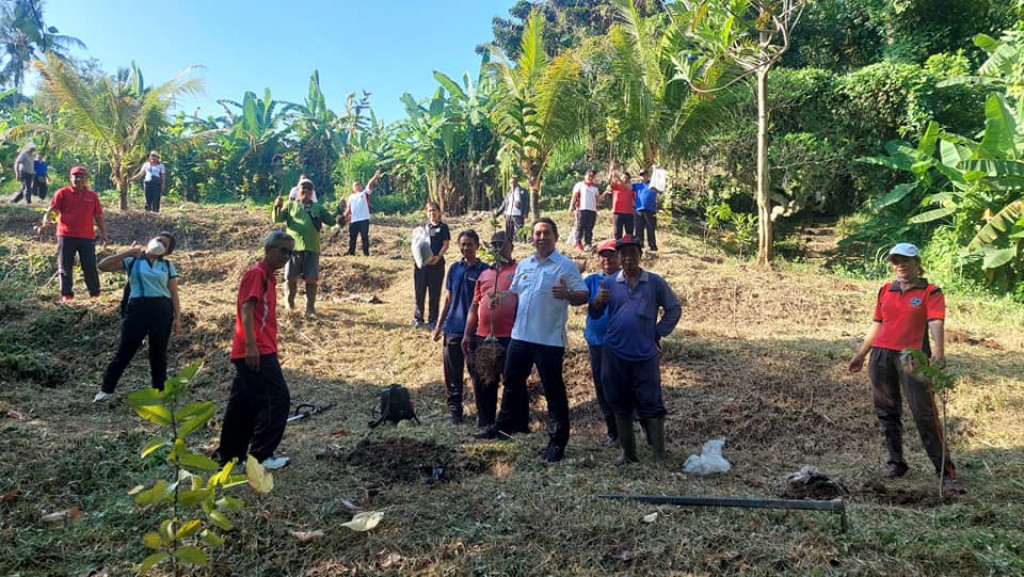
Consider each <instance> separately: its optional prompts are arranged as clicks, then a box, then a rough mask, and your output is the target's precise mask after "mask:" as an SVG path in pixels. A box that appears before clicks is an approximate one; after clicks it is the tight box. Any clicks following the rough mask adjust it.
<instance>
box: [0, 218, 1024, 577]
mask: <svg viewBox="0 0 1024 577" xmlns="http://www.w3.org/2000/svg"><path fill="white" fill-rule="evenodd" d="M562 218H563V220H564V217H562ZM107 219H108V228H109V230H110V236H111V244H112V246H110V247H108V248H107V249H106V251H107V252H108V253H109V252H110V251H111V250H114V249H115V248H118V247H123V246H126V245H127V244H128V243H130V242H131V241H132V240H139V241H144V240H146V239H147V238H149V237H150V236H151V235H152V234H154V233H155V232H156V231H159V230H163V229H168V230H172V231H174V232H175V234H177V235H178V241H179V246H178V248H177V250H176V251H175V254H174V255H173V260H174V262H175V264H176V265H177V266H178V268H179V270H180V272H181V294H182V310H183V313H184V322H183V325H184V327H183V331H182V333H181V334H180V335H178V336H176V337H175V338H174V339H173V340H172V344H171V350H170V354H171V358H172V366H173V367H177V368H181V367H183V366H185V365H186V364H188V363H191V362H193V361H197V360H202V361H203V362H204V363H205V368H204V370H203V371H202V373H201V374H200V376H199V378H198V380H197V382H196V384H195V385H194V387H193V392H192V396H193V397H194V398H196V399H212V400H214V401H216V403H217V404H218V417H219V416H221V415H223V406H224V404H225V402H226V398H227V393H228V391H229V388H230V384H231V379H232V377H233V375H234V369H233V367H231V366H230V364H229V362H228V350H229V347H230V342H231V332H232V326H233V322H234V315H235V312H234V310H235V304H234V299H235V290H236V288H237V284H238V281H239V278H240V276H241V274H242V272H243V271H244V270H245V269H246V268H247V267H248V266H250V265H251V264H252V263H253V262H254V261H255V260H256V259H257V258H258V256H259V250H258V247H259V243H260V239H261V238H262V237H263V235H264V234H265V233H266V231H267V230H269V229H270V227H271V224H270V222H269V220H270V219H269V217H268V213H267V212H266V211H265V209H260V210H255V209H245V208H240V207H238V206H223V207H211V206H202V207H199V206H195V205H185V206H184V207H180V208H173V207H170V208H169V210H166V211H165V212H164V213H161V214H148V213H147V214H142V213H119V214H113V213H111V214H109V215H108V216H107ZM412 221H413V219H412V217H381V218H376V219H375V220H374V222H373V224H372V226H371V237H372V245H371V253H372V256H371V257H369V258H366V257H343V256H342V254H343V253H344V248H346V247H343V244H347V234H345V233H342V237H339V238H334V239H328V240H327V241H326V242H325V246H324V254H323V257H322V259H321V263H322V267H323V272H322V278H323V283H322V288H321V292H320V297H321V299H322V300H321V302H320V304H319V305H318V310H319V313H320V315H319V317H318V318H317V319H315V320H306V319H304V318H303V317H302V316H301V315H291V314H288V313H287V312H286V311H284V310H283V309H282V310H280V311H279V317H278V318H279V326H280V348H281V359H282V363H283V368H284V373H285V377H286V379H287V381H288V384H289V386H290V388H291V392H292V403H293V407H294V406H296V405H298V404H299V403H315V404H333V407H332V408H331V409H330V410H328V411H326V412H323V413H321V414H318V415H315V416H313V417H311V418H309V419H305V420H302V421H299V422H297V423H294V424H292V425H290V426H289V428H288V430H287V432H286V434H285V439H284V442H283V443H282V446H281V453H282V454H286V455H288V456H290V457H291V459H292V465H291V466H290V467H288V468H286V469H283V470H281V471H279V472H277V473H276V474H275V488H274V490H273V492H271V493H270V494H268V495H262V496H256V495H248V494H246V495H244V498H245V499H246V501H247V503H248V507H247V508H246V509H244V510H243V511H241V512H239V513H238V514H237V515H236V517H235V519H236V523H235V525H236V529H235V530H234V531H233V532H231V533H229V540H228V543H227V545H226V546H225V548H223V549H221V550H216V551H215V552H214V554H213V557H212V563H211V566H210V567H209V569H208V570H207V571H206V572H205V573H201V574H209V575H229V574H233V575H264V576H278V575H280V576H284V575H302V576H308V577H315V576H328V575H607V574H619V575H708V574H716V575H720V574H726V575H727V574H744V575H747V574H753V575H769V574H771V575H775V574H792V575H1019V574H1022V573H1024V562H1022V561H1021V556H1022V551H1021V545H1020V544H1021V543H1022V542H1024V530H1022V526H1021V523H1020V519H1021V518H1022V517H1024V483H1022V482H1021V479H1024V387H1022V384H1024V377H1022V375H1024V361H1022V360H1021V354H1020V353H1021V351H1022V349H1024V336H1022V333H1021V332H1020V327H1021V326H1022V321H1024V312H1022V311H1021V310H1020V307H1019V306H1013V305H1010V304H1007V302H1006V301H1002V300H979V299H975V298H968V297H965V296H961V295H956V294H949V295H947V302H948V305H949V319H948V321H947V335H948V340H949V344H948V348H947V355H948V357H949V358H950V363H951V367H952V369H953V370H955V371H957V372H959V373H960V374H961V375H962V379H961V381H960V382H959V383H958V387H957V388H956V390H955V391H954V392H953V393H952V394H951V396H950V399H949V416H950V419H949V430H950V434H949V439H950V442H951V443H952V449H953V457H954V459H955V460H956V463H957V466H958V467H959V472H960V478H961V483H962V485H963V486H964V487H965V488H966V489H967V490H968V493H967V494H966V495H964V496H961V497H959V498H956V499H940V498H939V497H938V491H937V485H938V483H937V482H936V480H935V478H934V476H933V473H932V470H931V465H930V464H929V462H928V460H927V458H926V456H925V454H924V451H923V450H922V448H921V446H920V441H919V440H918V439H917V437H916V433H914V429H913V424H912V423H910V422H909V417H908V418H907V419H905V422H906V424H907V425H908V429H907V434H906V439H905V442H906V445H907V449H906V452H907V457H908V460H909V463H910V465H911V472H910V474H909V475H908V476H907V477H906V478H904V479H901V480H898V481H893V482H888V481H883V480H882V479H881V475H882V472H883V464H884V460H885V454H884V449H883V447H882V444H881V431H880V429H879V427H878V426H877V424H876V422H875V416H874V413H873V408H872V405H871V395H870V389H869V385H868V381H867V376H866V375H865V374H858V375H849V374H848V373H847V372H846V363H847V361H848V358H849V357H850V355H851V354H852V352H853V351H854V349H855V346H856V344H857V343H858V342H859V340H860V338H861V337H862V336H863V333H864V331H865V330H866V328H867V326H868V324H869V323H870V319H871V310H872V306H873V299H874V296H875V293H876V291H877V289H878V286H879V284H880V282H881V279H879V280H874V281H862V280H850V279H847V278H839V277H836V276H832V275H831V274H830V273H827V272H823V270H822V269H820V268H818V267H817V266H815V264H814V263H813V262H808V263H806V264H788V265H782V266H781V267H780V268H777V269H776V270H774V271H764V270H761V269H758V268H754V267H752V266H750V265H748V264H746V263H744V262H740V261H736V260H734V259H731V258H728V257H724V256H721V255H719V254H718V253H716V252H714V250H712V251H711V252H710V253H709V254H706V253H705V249H704V248H703V246H702V245H701V243H700V241H699V240H697V239H696V238H695V237H694V238H691V237H686V236H680V235H677V234H673V233H672V232H670V231H661V232H659V235H661V236H662V237H663V238H662V240H661V244H662V251H661V252H660V253H659V254H658V255H656V256H654V255H648V256H647V257H646V262H645V266H646V267H647V268H649V269H651V270H653V271H655V272H658V273H660V274H663V275H664V276H665V277H666V278H667V280H668V281H669V283H670V284H671V285H672V286H673V287H674V288H675V289H676V291H677V292H678V293H679V294H680V295H681V296H682V297H684V298H685V300H686V304H685V306H684V313H683V319H682V321H681V323H680V325H679V328H678V329H677V330H676V332H675V333H674V334H673V335H672V336H671V337H670V338H668V339H667V340H666V341H665V342H664V351H663V356H662V363H663V379H664V386H665V394H666V404H667V406H668V408H669V411H670V415H669V417H668V423H667V426H666V428H667V431H668V433H669V435H668V436H669V443H668V452H669V459H668V466H667V467H666V468H664V469H657V468H655V467H654V466H653V463H652V462H651V460H650V455H649V452H647V450H646V447H641V459H642V462H641V463H640V464H638V465H634V466H628V467H623V468H615V467H612V466H611V463H612V461H613V460H614V459H615V458H616V456H617V451H616V450H615V449H602V448H600V447H599V445H598V442H599V440H600V439H601V438H602V437H603V424H602V419H601V417H600V414H599V411H598V408H597V406H596V402H595V400H594V394H593V390H592V383H591V381H590V375H589V367H588V362H587V351H586V345H585V343H584V341H583V338H582V330H583V324H584V318H585V313H584V311H583V309H574V310H573V311H572V312H571V313H570V326H569V332H570V345H569V347H568V349H567V354H566V362H565V376H566V382H567V386H568V388H569V399H570V404H571V410H572V413H571V415H572V423H573V428H572V434H573V436H572V439H571V441H570V444H569V447H568V451H567V454H566V459H565V461H564V462H562V463H558V464H554V465H548V464H546V463H544V462H543V461H542V453H543V449H544V446H545V444H546V442H547V438H546V437H547V436H546V433H545V432H544V431H545V423H546V418H545V411H544V400H543V395H542V394H541V392H540V390H539V388H540V385H539V383H538V382H536V379H535V378H534V379H533V380H531V383H530V390H531V397H532V405H531V413H532V417H533V420H532V424H531V427H532V430H533V433H532V434H530V435H527V436H517V437H515V439H514V441H512V442H483V441H477V440H475V439H473V433H474V432H475V429H474V428H473V427H472V426H471V425H469V424H466V425H463V426H452V425H449V424H447V422H446V418H445V417H446V411H445V407H444V392H443V386H442V384H441V378H442V368H441V349H440V345H439V344H437V343H433V342H432V341H430V340H429V334H428V333H427V332H425V331H422V330H418V329H415V328H413V327H412V326H411V323H410V321H411V318H412V307H413V305H412V275H411V269H412V263H411V259H410V258H409V254H408V253H409V249H408V238H409V229H410V225H411V223H412ZM37 222H38V214H37V213H36V212H33V211H30V210H29V209H26V208H22V207H12V206H2V207H0V231H2V232H0V470H2V471H3V475H0V495H2V497H0V574H5V575H21V576H29V575H106V574H109V575H127V574H131V573H132V572H133V564H134V563H137V562H138V561H140V560H141V559H142V558H143V557H144V556H145V550H144V547H143V545H142V543H141V541H140V538H141V536H142V534H143V533H144V532H146V531H149V530H152V529H151V527H152V526H153V518H154V517H153V515H152V514H150V513H148V512H146V511H144V510H140V509H138V508H137V507H136V506H135V505H134V504H133V502H132V498H131V497H129V496H128V494H127V491H128V490H129V489H130V488H131V487H133V486H135V485H138V484H141V483H149V482H151V481H152V480H153V479H154V478H156V477H161V476H162V477H166V472H167V469H166V467H167V465H166V464H164V463H163V462H162V460H161V459H159V458H149V459H146V460H140V459H139V458H138V453H139V450H140V449H141V448H142V446H143V444H144V443H145V442H146V440H147V439H148V438H149V437H150V436H151V434H152V433H153V429H152V427H151V426H150V425H149V424H148V423H146V422H144V421H142V420H141V419H139V418H138V417H136V416H135V414H134V412H133V411H132V410H131V408H130V407H129V406H128V405H127V404H125V403H124V400H123V399H124V395H125V394H127V393H128V392H130V391H132V390H135V389H137V388H140V387H144V386H146V383H147V382H148V378H149V377H148V365H147V363H146V361H145V352H144V351H143V352H141V353H140V354H139V355H138V356H137V357H136V360H135V362H134V363H133V364H132V366H131V367H130V368H129V370H128V372H127V373H126V375H125V378H123V379H122V381H121V384H120V386H119V389H118V391H117V396H116V398H115V399H113V402H109V403H106V404H93V403H92V402H91V400H92V397H93V395H94V394H95V392H96V391H97V390H98V386H99V379H100V375H101V372H102V370H103V368H104V366H105V364H106V362H107V360H108V359H109V355H110V354H111V353H112V351H113V350H114V347H115V344H116V339H117V334H118V324H119V317H118V313H117V305H118V301H119V299H120V288H121V286H123V282H124V278H123V275H120V274H107V275H104V276H103V277H102V280H103V287H104V293H103V295H102V297H101V298H100V299H98V300H91V299H88V298H81V297H79V298H76V299H75V301H73V303H71V305H70V306H64V305H60V304H58V301H59V299H58V295H57V292H58V291H57V286H56V280H55V279H54V278H53V275H54V273H55V271H56V264H55V260H54V256H53V255H54V243H53V240H52V238H47V239H43V240H37V239H36V238H35V236H34V234H33V232H32V227H33V226H34V225H35V224H36V223H37ZM448 222H449V224H450V225H451V227H452V230H453V234H454V233H455V231H457V230H461V229H463V228H466V227H474V228H476V229H477V230H478V231H480V233H481V236H482V237H484V238H488V237H489V236H490V233H491V231H492V229H491V225H490V223H489V220H488V218H487V217H486V216H485V215H484V214H483V213H471V214H470V215H468V216H466V217H461V218H458V219H452V220H449V221H448ZM564 224H565V225H566V229H567V228H568V226H567V223H564ZM566 232H567V230H566ZM608 232H609V226H608V224H607V222H605V220H604V217H603V216H602V220H601V222H600V223H599V225H598V233H600V234H601V235H604V234H608ZM815 242H816V243H821V240H820V239H815ZM528 253H529V247H527V246H519V247H517V249H516V256H520V257H521V256H524V255H526V254H528ZM579 262H580V263H581V265H582V266H585V267H586V269H587V271H594V270H596V269H597V261H596V258H594V257H589V258H585V259H582V260H580V261H579ZM926 264H927V263H926ZM81 282H82V281H81V278H80V277H78V278H76V284H77V286H79V287H81ZM368 297H377V299H370V298H368ZM282 300H283V299H282ZM371 300H379V301H380V302H367V301H371ZM389 383H402V384H405V385H407V386H408V387H409V388H410V389H411V391H412V394H413V399H414V401H415V403H416V410H417V412H418V414H419V416H420V418H421V419H422V424H421V425H413V424H410V423H407V422H406V423H402V424H401V425H399V426H397V427H392V426H382V427H380V428H377V429H374V430H370V429H369V427H368V426H367V422H368V421H369V420H370V419H371V414H370V412H371V409H372V408H373V407H374V406H375V405H376V404H377V393H378V390H379V388H380V387H381V386H383V385H387V384H389ZM469 397H470V398H469V399H468V400H467V409H468V411H469V413H470V414H472V395H471V393H470V395H469ZM4 415H6V416H4ZM19 417H20V418H19ZM470 421H471V419H467V423H468V422H470ZM219 430H220V423H219V421H215V422H213V423H212V424H211V426H210V427H209V429H208V430H205V431H204V432H203V433H202V434H201V435H199V438H200V439H202V440H203V441H204V442H205V443H206V445H207V446H210V447H213V446H215V445H216V439H217V435H218V433H219ZM712 438H724V439H726V440H727V445H726V450H725V456H726V458H727V459H729V460H730V461H731V462H732V464H733V466H734V467H733V469H732V471H730V472H729V473H727V474H725V475H721V476H718V477H711V478H705V479H698V478H693V477H689V476H686V475H684V474H683V473H682V472H681V469H682V464H683V461H685V459H686V457H687V456H688V455H689V454H691V453H694V452H699V450H700V447H701V445H702V444H703V443H704V442H705V441H707V440H708V439H712ZM804 465H813V466H816V467H818V468H819V469H821V470H822V471H825V472H827V473H829V474H831V475H834V476H836V477H838V478H839V479H840V480H841V481H842V482H843V484H844V485H845V486H846V487H847V488H848V489H849V490H850V493H851V494H850V497H849V501H848V502H849V507H850V524H851V526H850V530H849V531H848V532H846V533H842V532H840V527H839V519H838V518H837V517H836V516H833V515H827V514H824V513H811V512H790V513H786V512H783V511H767V510H728V509H722V510H701V509H689V508H677V507H671V506H659V507H655V506H650V505H643V504H638V503H632V502H614V501H607V500H601V499H597V498H596V496H597V495H600V494H609V493H611V494H655V495H695V496H733V497H763V498H774V497H783V496H787V495H788V492H787V491H788V488H787V484H786V482H785V480H784V477H785V476H786V475H787V474H788V473H792V472H795V471H797V470H799V469H800V468H801V467H803V466H804ZM435 467H442V468H443V470H444V471H443V473H441V474H440V475H439V482H436V483H432V484H428V483H425V482H424V480H425V479H427V478H429V477H431V474H432V473H433V472H434V468H435ZM346 502H351V503H355V504H356V505H358V506H360V507H363V508H365V509H367V510H380V511H383V512H384V515H385V516H384V520H383V522H382V523H381V525H380V526H378V527H377V528H376V529H374V530H372V531H369V532H367V533H354V532H352V531H350V530H349V529H347V528H344V527H340V526H339V524H340V523H343V522H346V521H348V520H349V519H350V518H351V516H352V512H351V511H350V510H349V508H348V505H347V503H346ZM72 508H77V509H79V510H81V512H82V513H83V514H82V516H81V517H80V518H77V519H75V520H72V521H69V522H68V523H67V524H65V525H59V526H53V525H47V524H45V523H43V522H42V521H41V516H42V515H44V514H47V513H51V512H54V511H61V510H67V509H72ZM655 511H657V512H658V513H659V515H658V516H657V518H656V519H655V520H654V521H653V522H645V520H644V517H645V515H648V514H650V513H652V512H655ZM313 530H322V531H323V532H324V537H323V538H322V539H320V540H316V541H312V542H308V543H302V542H299V540H297V539H296V538H295V537H294V536H292V535H291V533H290V532H292V531H313Z"/></svg>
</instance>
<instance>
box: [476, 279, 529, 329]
mask: <svg viewBox="0 0 1024 577" xmlns="http://www.w3.org/2000/svg"><path fill="white" fill-rule="evenodd" d="M515 274H516V263H515V261H513V262H511V263H509V264H506V265H504V266H502V267H501V271H500V272H498V271H496V270H494V269H493V268H489V269H487V270H485V271H484V272H482V273H480V278H478V279H476V288H475V289H474V291H473V303H474V304H477V305H480V306H479V308H478V309H477V320H478V322H477V325H476V334H477V336H479V337H487V335H489V334H491V298H490V297H489V296H487V295H489V294H491V293H493V292H498V293H501V292H505V291H508V287H510V286H511V285H512V278H513V277H514V276H515ZM495 283H497V285H498V286H497V291H495V286H494V285H495ZM518 304H519V295H517V294H515V293H511V292H510V293H507V294H505V295H504V296H500V297H499V299H498V306H497V307H495V309H494V336H496V337H511V336H512V325H513V324H514V323H515V321H516V307H517V306H518Z"/></svg>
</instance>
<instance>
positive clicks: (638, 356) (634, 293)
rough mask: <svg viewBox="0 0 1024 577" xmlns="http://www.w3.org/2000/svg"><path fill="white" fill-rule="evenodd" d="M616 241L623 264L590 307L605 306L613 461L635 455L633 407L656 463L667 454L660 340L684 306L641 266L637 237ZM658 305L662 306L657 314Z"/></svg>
mask: <svg viewBox="0 0 1024 577" xmlns="http://www.w3.org/2000/svg"><path fill="white" fill-rule="evenodd" d="M615 246H616V250H617V251H618V253H619V261H620V262H621V264H622V270H621V271H620V272H619V273H618V274H617V275H615V276H614V277H612V278H611V279H609V280H608V281H606V282H605V287H604V288H605V290H604V291H599V293H598V295H597V297H596V298H595V299H594V303H593V304H592V305H591V309H592V310H593V311H594V312H597V311H603V310H604V309H605V308H606V307H607V309H608V331H607V333H606V334H605V339H604V353H603V355H602V359H601V360H602V364H601V377H602V380H603V384H604V393H605V398H606V399H607V400H608V404H610V405H611V407H612V410H613V411H615V424H616V427H617V428H618V432H619V443H620V444H621V445H622V457H621V458H620V459H619V460H618V461H616V462H615V464H616V465H624V464H626V463H631V462H635V461H636V460H637V456H636V439H635V438H634V437H633V413H634V411H635V412H636V414H637V416H638V417H639V418H640V419H642V420H646V421H647V434H648V435H649V436H650V443H651V446H652V447H653V449H654V460H655V462H659V463H660V462H664V460H665V414H666V411H665V403H664V401H663V400H662V396H661V370H660V367H659V366H658V350H659V348H660V344H659V343H660V341H661V339H662V338H664V337H666V336H668V335H669V334H670V333H671V332H672V331H673V330H674V329H675V327H676V324H677V323H678V322H679V317H680V316H682V311H683V307H682V305H680V304H679V300H678V299H677V298H676V295H675V293H674V292H672V289H671V288H669V286H668V283H666V282H665V280H664V279H663V278H661V277H660V276H658V275H656V274H654V273H652V272H648V271H645V270H643V269H641V268H640V258H641V256H642V253H643V249H642V248H641V246H640V243H639V242H637V240H636V238H634V237H629V236H624V237H622V239H620V240H619V241H618V242H617V243H616V245H615ZM659 308H660V309H663V312H662V315H661V320H658V309H659Z"/></svg>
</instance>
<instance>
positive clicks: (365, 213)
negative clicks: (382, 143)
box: [345, 169, 380, 256]
mask: <svg viewBox="0 0 1024 577" xmlns="http://www.w3.org/2000/svg"><path fill="white" fill-rule="evenodd" d="M378 180H380V169H377V172H374V173H373V178H371V179H370V180H369V181H368V182H367V183H366V188H363V183H361V182H359V181H358V180H357V181H355V182H353V183H352V194H350V195H349V197H348V204H347V205H346V207H345V218H346V219H348V223H349V225H348V255H349V256H355V254H356V237H357V236H362V241H363V256H370V193H372V192H373V190H372V189H373V185H375V184H377V181H378Z"/></svg>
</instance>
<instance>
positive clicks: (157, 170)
mask: <svg viewBox="0 0 1024 577" xmlns="http://www.w3.org/2000/svg"><path fill="white" fill-rule="evenodd" d="M140 178H141V179H143V181H142V188H143V189H144V190H145V191H146V210H147V211H152V212H160V197H161V196H163V194H165V193H166V192H167V168H166V167H164V164H163V163H162V162H160V153H158V152H157V151H155V150H151V151H150V152H149V160H147V161H146V162H145V163H144V164H143V165H142V168H140V169H139V172H137V173H136V174H135V176H133V177H131V178H129V179H128V180H129V181H136V180H138V179H140Z"/></svg>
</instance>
